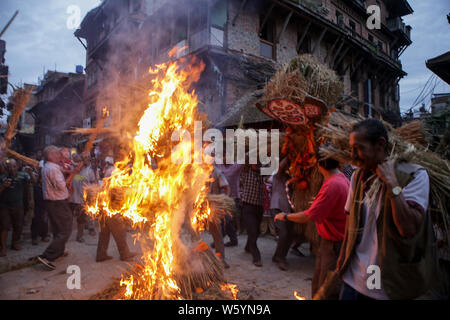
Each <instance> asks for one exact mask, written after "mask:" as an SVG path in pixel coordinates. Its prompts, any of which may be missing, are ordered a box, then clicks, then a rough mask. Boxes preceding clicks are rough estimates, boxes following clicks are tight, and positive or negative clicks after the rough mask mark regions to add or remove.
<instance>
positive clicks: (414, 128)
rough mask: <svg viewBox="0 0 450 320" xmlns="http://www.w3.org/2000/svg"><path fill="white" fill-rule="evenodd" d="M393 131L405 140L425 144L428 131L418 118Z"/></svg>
mask: <svg viewBox="0 0 450 320" xmlns="http://www.w3.org/2000/svg"><path fill="white" fill-rule="evenodd" d="M394 133H395V134H396V135H398V136H400V137H403V138H404V139H405V140H406V141H408V142H409V143H412V144H417V145H422V146H426V145H427V140H428V132H427V131H426V130H425V128H424V126H423V124H422V122H421V121H420V120H414V121H411V122H409V123H407V124H405V125H403V126H401V127H400V128H397V129H395V131H394Z"/></svg>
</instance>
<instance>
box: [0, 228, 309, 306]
mask: <svg viewBox="0 0 450 320" xmlns="http://www.w3.org/2000/svg"><path fill="white" fill-rule="evenodd" d="M132 236H133V235H132V234H131V233H129V234H128V244H129V245H130V247H131V249H132V250H133V251H137V252H140V248H139V245H137V244H136V245H134V244H133V237H132ZM203 238H204V239H205V241H207V243H211V239H212V238H211V237H210V236H209V234H205V235H203ZM85 240H86V242H85V243H78V242H76V241H75V230H74V232H73V233H72V236H71V238H70V240H69V242H68V244H67V249H68V250H69V255H68V256H67V257H64V258H60V259H59V260H57V261H56V266H57V268H56V270H54V271H47V270H46V269H45V268H44V267H43V266H41V265H39V264H34V265H30V262H29V261H28V259H29V258H31V257H34V256H37V255H39V254H41V253H42V252H43V251H44V249H45V247H46V246H47V245H48V244H47V243H43V242H40V243H39V245H37V246H32V245H31V240H30V239H29V235H27V234H25V235H24V240H23V249H22V251H12V250H8V252H7V257H2V258H0V299H1V300H11V299H13V300H15V299H20V300H27V299H36V300H40V299H51V300H66V299H89V298H90V297H91V296H92V295H93V294H95V293H97V292H99V291H101V290H103V289H105V288H107V287H108V286H109V285H110V284H111V282H112V281H114V280H115V279H118V278H120V275H121V273H122V272H123V271H125V270H127V269H128V267H129V266H130V264H132V263H133V262H122V261H120V260H119V254H118V251H117V248H116V246H115V243H114V241H113V239H112V238H111V242H110V247H109V254H110V255H112V256H113V257H114V259H112V260H109V261H105V262H102V263H96V262H95V253H96V248H97V236H95V237H93V236H89V235H85ZM245 241H246V236H245V235H241V236H239V245H238V246H237V247H233V248H226V251H225V255H226V257H227V262H228V264H229V265H230V268H229V269H227V270H225V275H226V278H227V280H228V282H230V283H234V284H236V285H237V286H238V288H239V289H240V290H241V291H242V292H245V293H246V295H247V296H250V297H251V298H253V299H256V300H260V299H295V297H294V295H293V293H294V291H297V292H298V293H299V294H300V295H302V296H304V297H306V298H307V299H310V298H311V292H310V291H311V278H312V274H313V268H314V259H313V258H312V257H309V256H306V257H297V256H295V255H292V254H289V255H288V264H289V270H288V271H281V270H279V269H278V268H277V266H276V265H275V264H274V263H273V262H272V260H271V259H272V254H273V252H274V251H275V246H276V241H275V239H274V238H273V237H272V236H265V237H262V238H259V239H258V246H259V248H260V251H261V254H262V263H263V267H262V268H258V267H255V266H254V265H253V264H252V263H251V256H250V255H249V254H248V253H245V251H244V245H245ZM8 243H9V242H8ZM301 250H302V251H303V252H304V253H305V254H306V255H309V250H308V248H307V247H301ZM138 260H139V259H137V260H136V262H138ZM70 265H77V266H79V267H80V270H81V289H80V290H77V289H73V290H70V289H68V288H67V280H68V278H69V276H70V274H68V273H67V272H66V271H67V268H68V266H70ZM17 267H20V269H16V268H17ZM8 270H11V271H8Z"/></svg>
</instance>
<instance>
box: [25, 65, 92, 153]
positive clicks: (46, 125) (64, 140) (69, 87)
mask: <svg viewBox="0 0 450 320" xmlns="http://www.w3.org/2000/svg"><path fill="white" fill-rule="evenodd" d="M84 76H85V75H84V74H83V73H80V72H78V73H63V72H56V71H47V73H46V74H45V76H44V78H43V79H42V80H41V82H40V84H39V85H38V86H37V88H36V89H35V91H33V99H34V101H35V104H34V105H32V106H30V107H29V108H28V111H27V112H28V113H30V114H31V115H32V116H33V118H34V134H33V140H34V141H33V143H32V144H31V145H32V147H33V148H32V149H30V150H25V151H26V153H27V154H29V153H34V152H36V151H37V150H42V149H44V147H45V146H48V145H51V144H54V145H58V146H66V147H74V146H76V145H77V143H78V141H77V140H76V138H75V137H73V136H72V135H71V134H69V133H66V132H65V130H68V129H70V128H72V127H80V126H81V125H82V111H83V108H82V106H83V100H82V97H83V91H84Z"/></svg>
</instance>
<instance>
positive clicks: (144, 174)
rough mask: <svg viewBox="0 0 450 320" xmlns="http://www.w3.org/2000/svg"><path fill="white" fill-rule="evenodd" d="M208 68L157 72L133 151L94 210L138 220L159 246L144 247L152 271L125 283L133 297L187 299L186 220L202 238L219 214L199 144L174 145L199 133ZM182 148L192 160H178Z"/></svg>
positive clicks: (168, 67) (171, 66)
mask: <svg viewBox="0 0 450 320" xmlns="http://www.w3.org/2000/svg"><path fill="white" fill-rule="evenodd" d="M203 69H204V64H203V63H197V62H196V61H191V62H189V63H188V61H186V60H182V59H180V60H179V61H178V62H174V61H171V62H168V63H166V64H160V65H156V67H155V68H150V70H149V72H150V74H151V76H152V77H153V80H152V81H151V90H150V92H149V101H150V102H149V105H148V108H147V109H146V110H145V112H144V114H143V116H142V117H141V119H140V121H139V125H138V126H139V128H138V130H137V132H136V134H135V136H134V139H133V141H132V143H131V148H130V149H131V152H130V154H129V156H128V157H127V158H126V159H124V160H123V161H121V162H118V163H116V164H115V170H114V172H113V173H112V175H111V177H109V178H107V179H105V181H104V183H103V186H102V187H101V190H100V192H98V193H97V194H96V195H95V196H94V199H93V200H92V201H90V202H89V203H88V204H87V208H86V209H87V211H88V212H89V213H90V214H91V215H93V216H99V215H107V216H115V215H120V216H122V217H125V218H127V219H129V220H131V221H132V223H133V226H135V227H142V229H141V230H146V231H145V232H146V233H145V234H143V235H144V237H143V238H146V239H147V240H150V241H149V242H151V244H147V245H146V244H145V243H146V242H145V241H142V242H141V243H143V250H144V255H143V257H142V258H143V261H144V267H143V270H141V273H140V276H139V277H137V276H135V277H133V276H130V277H129V278H125V279H122V280H121V282H120V284H121V286H124V287H125V288H126V291H125V298H128V299H182V298H183V297H182V295H181V288H180V286H179V284H178V282H177V279H176V277H175V270H176V268H179V269H182V268H183V264H184V263H185V261H184V260H183V257H184V255H183V254H178V253H179V251H182V250H183V249H185V248H184V247H183V243H182V241H181V239H180V235H179V232H180V229H181V226H182V224H183V223H185V221H189V222H190V225H191V227H192V229H194V230H195V231H197V232H199V231H201V230H203V229H204V226H205V223H206V220H207V219H208V216H209V215H210V214H211V210H210V208H209V206H208V203H207V202H206V194H207V192H208V188H207V187H206V183H207V182H208V181H209V177H210V174H211V171H212V166H210V165H206V164H196V163H195V162H194V161H192V159H198V158H196V156H198V155H196V151H195V148H193V143H191V141H190V140H189V141H187V140H183V136H182V137H181V138H180V141H176V143H174V142H172V141H171V134H172V132H174V130H188V131H191V132H192V129H193V125H194V121H195V120H199V119H200V115H199V114H197V103H198V100H197V96H196V94H195V92H193V91H191V92H190V91H189V88H190V87H191V85H192V84H193V83H194V82H196V81H198V80H199V77H200V74H201V72H202V71H203ZM175 144H176V145H177V147H178V149H177V150H178V152H182V153H183V155H185V156H186V155H188V158H190V160H191V161H185V162H183V163H181V164H179V163H174V162H173V161H171V152H172V148H173V146H174V145H175ZM190 150H194V152H190ZM200 157H201V155H200ZM85 197H86V195H85ZM186 216H187V217H188V220H186ZM140 236H142V234H141V235H140ZM144 247H145V248H144ZM186 251H187V250H186Z"/></svg>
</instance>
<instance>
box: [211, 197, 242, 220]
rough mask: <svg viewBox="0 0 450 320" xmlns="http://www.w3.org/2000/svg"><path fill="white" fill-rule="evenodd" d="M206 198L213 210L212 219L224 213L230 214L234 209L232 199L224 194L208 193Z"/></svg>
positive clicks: (220, 216)
mask: <svg viewBox="0 0 450 320" xmlns="http://www.w3.org/2000/svg"><path fill="white" fill-rule="evenodd" d="M206 200H207V201H208V203H209V206H210V208H211V210H212V212H213V217H212V219H214V220H216V219H221V218H223V217H224V216H226V215H231V213H232V212H234V210H235V204H234V199H233V198H230V197H229V196H227V195H226V194H208V195H207V196H206ZM210 219H211V218H210Z"/></svg>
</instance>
